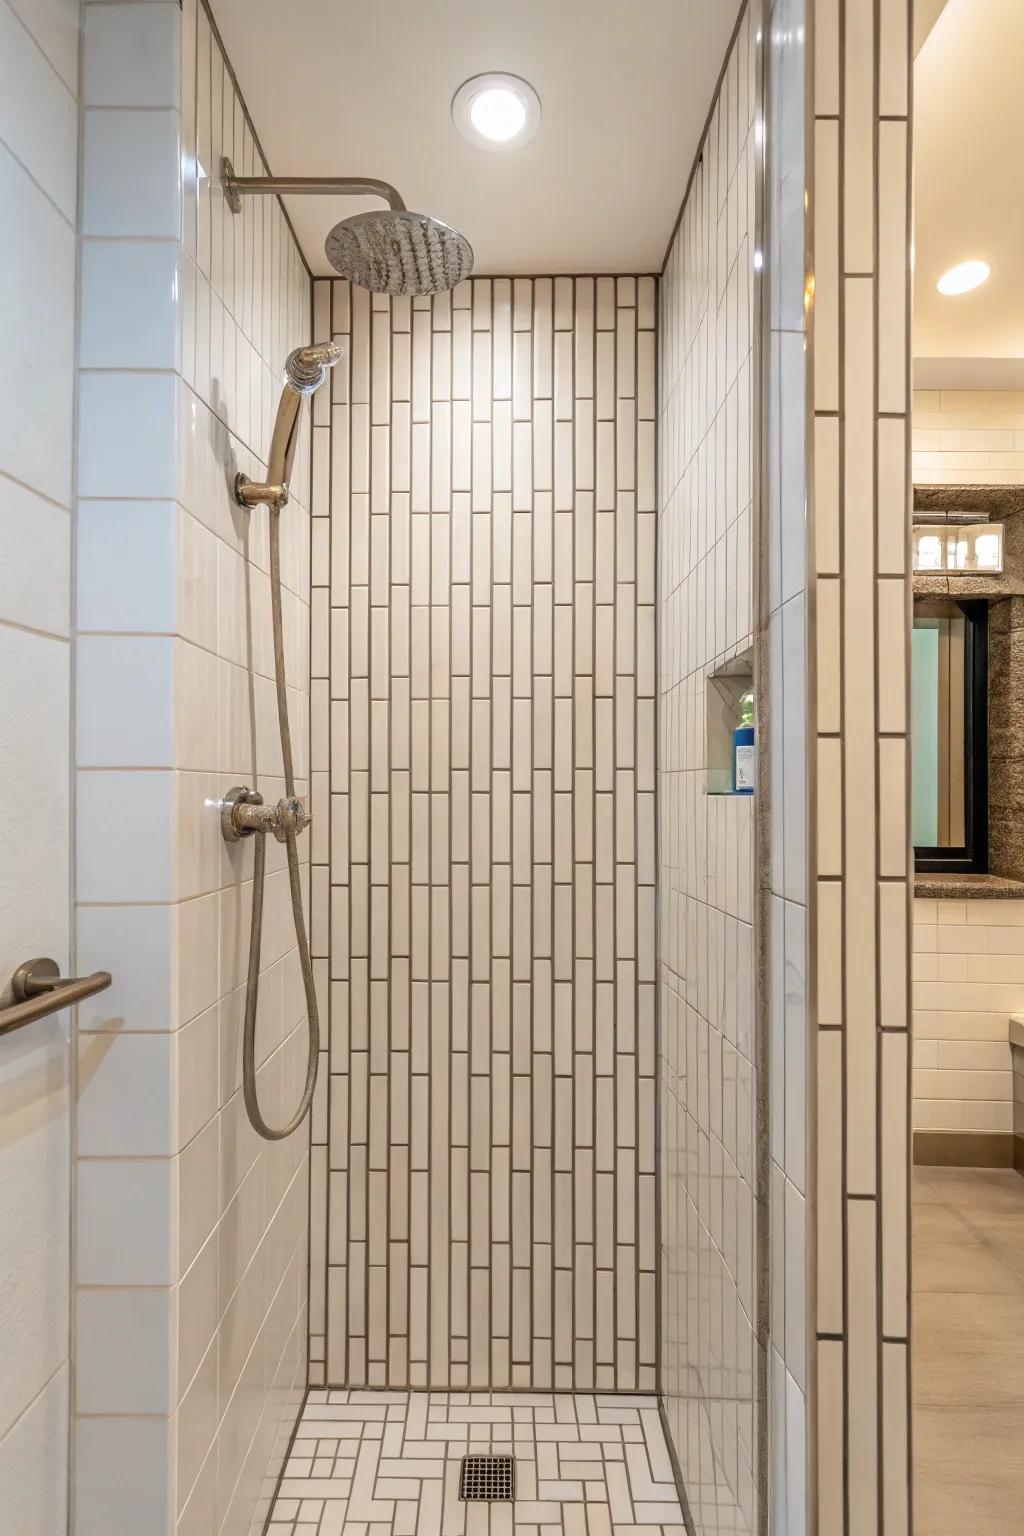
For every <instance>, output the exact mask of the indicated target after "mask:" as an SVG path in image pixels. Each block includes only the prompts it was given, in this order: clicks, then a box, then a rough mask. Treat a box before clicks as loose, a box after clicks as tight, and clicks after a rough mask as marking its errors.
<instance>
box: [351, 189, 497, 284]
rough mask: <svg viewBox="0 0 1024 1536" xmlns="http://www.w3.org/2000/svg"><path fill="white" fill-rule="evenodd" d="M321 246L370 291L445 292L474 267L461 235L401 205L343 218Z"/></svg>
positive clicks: (471, 253) (470, 249)
mask: <svg viewBox="0 0 1024 1536" xmlns="http://www.w3.org/2000/svg"><path fill="white" fill-rule="evenodd" d="M324 249H325V250H326V252H327V260H328V261H329V262H330V264H331V266H332V267H333V268H334V270H335V271H336V272H339V273H340V274H341V276H342V277H347V278H348V279H349V280H350V281H351V282H353V283H357V284H358V285H359V287H360V288H369V289H370V290H371V292H373V293H392V294H418V293H444V292H445V291H446V290H447V289H449V288H454V287H455V285H456V283H461V282H462V280H463V278H465V277H468V276H469V274H470V273H471V272H472V270H473V248H472V246H471V245H470V243H469V241H468V240H467V239H466V238H465V236H464V235H460V234H459V232H458V230H457V229H452V228H451V226H450V225H449V224H442V222H441V220H440V219H432V218H429V217H428V216H427V215H426V214H423V213H410V212H409V211H408V210H407V209H405V208H384V209H381V211H380V212H379V213H357V214H355V215H354V216H353V217H352V218H350V219H343V220H342V221H341V223H340V224H336V225H335V226H334V228H333V229H332V230H331V232H330V234H329V235H328V236H327V240H326V242H325V245H324Z"/></svg>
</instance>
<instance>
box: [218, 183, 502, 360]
mask: <svg viewBox="0 0 1024 1536" xmlns="http://www.w3.org/2000/svg"><path fill="white" fill-rule="evenodd" d="M220 167H221V185H222V187H223V189H224V200H225V202H226V203H227V205H228V207H229V208H230V209H231V212H232V213H240V212H241V209H242V198H243V196H246V195H255V196H257V197H266V196H277V197H281V196H289V195H291V194H297V195H299V196H305V195H306V194H308V193H318V194H319V195H321V196H324V197H327V196H338V195H341V196H342V197H380V198H383V200H384V201H385V202H386V203H387V205H388V206H387V208H384V209H382V210H381V211H380V212H379V213H357V214H356V215H355V216H354V217H353V218H351V219H342V221H341V223H340V224H335V226H334V228H333V229H332V230H331V232H330V234H329V235H328V236H327V240H326V243H325V249H326V251H327V260H328V261H329V262H330V264H331V266H332V267H333V268H334V270H335V271H336V272H338V273H340V275H341V276H342V277H347V278H348V279H349V281H350V282H353V283H356V284H357V285H358V286H359V287H360V288H369V289H370V290H371V292H373V293H394V294H417V293H444V292H445V291H446V290H447V289H448V288H454V287H455V285H456V283H461V282H462V279H463V278H464V277H468V276H469V274H470V273H471V272H472V270H473V247H472V246H471V245H470V243H469V241H468V240H467V239H466V237H465V235H460V234H459V232H458V230H457V229H452V227H451V226H450V225H449V224H442V222H441V220H440V219H432V218H430V217H429V216H428V215H427V214H425V213H410V212H409V210H408V209H407V208H406V206H405V204H404V203H403V201H402V199H401V197H400V196H399V194H398V192H397V190H396V189H395V188H394V187H393V186H392V185H391V183H390V182H389V181H377V180H376V179H375V178H374V177H371V176H236V175H235V168H234V166H233V165H232V164H231V161H230V160H228V159H227V158H224V159H222V160H221V163H220ZM321 382H322V380H321Z"/></svg>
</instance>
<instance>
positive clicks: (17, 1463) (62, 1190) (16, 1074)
mask: <svg viewBox="0 0 1024 1536" xmlns="http://www.w3.org/2000/svg"><path fill="white" fill-rule="evenodd" d="M78 48H79V35H78V6H77V3H73V0H50V3H44V0H14V3H13V4H2V5H0V204H2V206H3V209H4V216H5V220H6V221H7V225H8V233H7V237H6V238H5V239H4V240H3V241H2V242H0V314H2V324H3V347H2V348H0V549H2V551H3V555H2V559H0V718H2V720H3V728H2V729H0V784H2V785H3V793H2V795H0V847H2V849H3V862H2V866H0V988H2V990H0V1001H3V1002H6V1001H9V994H8V992H7V980H8V977H9V976H10V974H11V972H12V971H13V970H14V969H15V967H16V966H18V965H20V964H21V963H22V961H24V960H28V959H30V958H32V957H33V956H35V955H50V956H52V957H53V959H55V960H56V961H57V962H58V963H59V965H60V968H61V971H62V972H63V973H64V974H65V975H67V974H68V967H69V965H70V963H71V958H72V946H71V936H70V933H69V872H70V848H69V839H70V814H69V813H70V798H71V789H70V783H69V772H68V761H69V731H70V720H71V712H70V642H69V632H70V622H71V601H70V566H71V496H72V489H71V488H72V478H73V457H74V452H73V440H74V439H73V420H72V415H73V411H72V405H73V400H74V345H75V318H74V306H75V220H76V200H77V199H76V176H77V164H78V109H77V104H76V103H77V93H78ZM69 1022H70V1021H69V1017H68V1015H67V1014H55V1015H52V1016H51V1017H50V1018H48V1019H44V1020H41V1021H40V1022H38V1023H35V1024H30V1025H27V1026H26V1027H25V1028H24V1029H21V1030H19V1031H17V1032H16V1033H13V1034H10V1035H0V1233H2V1234H3V1240H2V1245H0V1250H2V1257H0V1338H2V1339H3V1366H2V1369H0V1509H2V1510H3V1512H4V1525H5V1528H6V1529H8V1530H10V1531H12V1532H13V1531H26V1532H27V1531H31V1532H32V1536H64V1532H65V1531H66V1529H67V1488H68V1390H69V1376H70V1372H69V1364H68V1326H69V1284H68V1272H69V1260H70V1255H69V1234H70V1193H71V1176H70V1159H71V1113H70V1073H71V1060H70V1041H69Z"/></svg>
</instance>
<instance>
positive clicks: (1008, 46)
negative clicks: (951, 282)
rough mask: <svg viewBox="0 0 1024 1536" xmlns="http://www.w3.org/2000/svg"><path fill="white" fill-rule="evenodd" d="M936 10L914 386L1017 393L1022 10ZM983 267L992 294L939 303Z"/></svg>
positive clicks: (1023, 161)
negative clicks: (970, 267) (958, 281)
mask: <svg viewBox="0 0 1024 1536" xmlns="http://www.w3.org/2000/svg"><path fill="white" fill-rule="evenodd" d="M931 8H932V9H933V10H934V9H936V6H935V4H934V0H931ZM937 8H938V9H939V10H941V14H940V15H939V16H938V18H937V19H936V20H935V22H934V26H933V27H932V30H931V32H930V34H929V35H928V37H927V40H926V41H925V42H924V44H923V46H922V48H921V51H920V53H919V54H918V56H917V63H916V66H915V70H914V176H915V200H914V201H915V227H914V266H915V275H914V358H915V379H916V381H917V382H918V384H919V385H922V386H924V387H931V388H941V387H943V386H945V387H946V388H951V389H953V388H975V389H985V388H992V389H999V388H1012V387H1016V388H1020V387H1021V373H1022V370H1024V91H1022V88H1021V70H1022V65H1024V0H948V3H947V4H946V5H945V8H944V9H943V8H942V7H941V6H939V7H937ZM976 257H980V258H982V259H984V260H985V261H988V262H990V263H991V265H992V276H991V278H990V279H989V281H988V282H987V283H985V284H983V286H982V287H981V288H977V289H975V290H974V292H973V293H968V294H963V295H961V296H959V297H957V298H945V297H943V295H942V294H940V293H938V292H937V291H936V287H935V284H936V282H937V281H938V279H939V277H941V275H942V273H943V272H945V271H947V270H948V269H949V268H950V267H953V266H956V265H957V264H958V263H959V262H961V261H968V260H971V259H974V258H976Z"/></svg>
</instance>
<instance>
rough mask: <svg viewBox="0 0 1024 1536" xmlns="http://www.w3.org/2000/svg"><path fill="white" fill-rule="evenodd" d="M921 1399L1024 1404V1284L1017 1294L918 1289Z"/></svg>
mask: <svg viewBox="0 0 1024 1536" xmlns="http://www.w3.org/2000/svg"><path fill="white" fill-rule="evenodd" d="M913 1368H914V1399H915V1402H917V1403H952V1404H965V1405H966V1404H978V1405H981V1406H984V1405H985V1404H989V1405H990V1406H991V1407H993V1408H996V1407H999V1406H1002V1405H1007V1404H1017V1405H1021V1407H1022V1408H1024V1289H1022V1290H1021V1291H1020V1292H1019V1293H1018V1294H1016V1295H1011V1296H1008V1295H996V1294H990V1295H986V1296H981V1295H974V1294H972V1295H951V1294H941V1293H929V1292H923V1293H918V1294H917V1295H916V1297H915V1299H914V1339H913Z"/></svg>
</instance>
